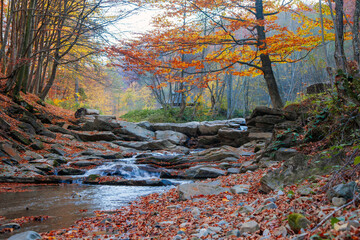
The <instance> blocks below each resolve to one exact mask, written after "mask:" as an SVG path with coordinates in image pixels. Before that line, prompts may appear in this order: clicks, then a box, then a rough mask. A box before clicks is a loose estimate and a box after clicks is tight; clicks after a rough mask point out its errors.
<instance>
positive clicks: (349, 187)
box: [326, 182, 359, 201]
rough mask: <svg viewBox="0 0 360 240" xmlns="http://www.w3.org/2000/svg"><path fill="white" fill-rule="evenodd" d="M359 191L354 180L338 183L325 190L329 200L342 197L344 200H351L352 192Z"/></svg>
mask: <svg viewBox="0 0 360 240" xmlns="http://www.w3.org/2000/svg"><path fill="white" fill-rule="evenodd" d="M357 192H359V188H358V186H357V184H356V182H349V183H346V184H339V185H336V186H335V187H333V188H331V189H329V190H328V191H327V193H326V194H327V197H328V199H329V200H330V201H331V200H332V199H333V198H335V197H336V198H344V199H345V200H351V199H353V197H354V194H355V193H357Z"/></svg>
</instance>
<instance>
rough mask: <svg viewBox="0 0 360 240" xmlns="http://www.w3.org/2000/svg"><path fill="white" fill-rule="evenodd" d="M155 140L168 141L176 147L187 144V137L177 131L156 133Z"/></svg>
mask: <svg viewBox="0 0 360 240" xmlns="http://www.w3.org/2000/svg"><path fill="white" fill-rule="evenodd" d="M155 138H156V139H158V140H168V141H170V142H172V143H173V144H176V145H183V144H184V143H185V142H186V139H187V136H186V135H185V134H183V133H179V132H175V131H170V130H167V131H156V132H155Z"/></svg>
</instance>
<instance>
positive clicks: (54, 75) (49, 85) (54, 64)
mask: <svg viewBox="0 0 360 240" xmlns="http://www.w3.org/2000/svg"><path fill="white" fill-rule="evenodd" d="M58 65H59V63H58V60H57V59H55V60H54V63H53V66H52V70H51V75H50V77H49V81H48V82H47V84H46V86H45V88H44V90H43V91H42V92H41V95H40V98H41V100H45V97H46V96H47V94H48V93H49V91H50V88H51V87H52V85H53V84H54V81H55V77H56V71H57V67H58Z"/></svg>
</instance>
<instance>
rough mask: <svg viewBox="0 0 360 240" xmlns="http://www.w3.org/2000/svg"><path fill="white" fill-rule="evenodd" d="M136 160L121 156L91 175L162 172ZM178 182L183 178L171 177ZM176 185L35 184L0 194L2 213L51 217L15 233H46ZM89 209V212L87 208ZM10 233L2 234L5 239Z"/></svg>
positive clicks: (147, 175)
mask: <svg viewBox="0 0 360 240" xmlns="http://www.w3.org/2000/svg"><path fill="white" fill-rule="evenodd" d="M134 160H135V159H133V158H132V159H120V160H117V161H115V162H111V163H106V164H104V165H102V166H99V167H98V168H96V169H92V170H89V171H88V172H87V173H86V174H85V176H88V175H90V174H99V175H117V176H122V177H124V178H127V179H151V178H154V177H158V176H159V173H157V172H153V171H150V172H148V171H146V169H147V168H146V166H141V165H136V164H134ZM170 181H171V182H173V183H176V184H179V183H182V182H183V181H177V180H173V179H172V180H170ZM172 187H174V186H165V187H147V186H101V185H85V184H81V182H80V183H79V184H64V185H60V186H32V187H29V188H27V189H28V190H30V191H27V192H15V193H0V216H4V217H6V218H7V219H14V218H20V217H23V216H39V215H45V216H50V218H49V219H47V220H45V221H43V222H30V223H26V224H24V225H23V226H22V228H21V229H19V230H15V231H14V232H13V234H16V233H20V232H24V231H29V230H33V231H36V232H47V231H51V230H55V229H60V228H66V227H70V226H71V225H73V224H74V223H75V221H77V220H79V219H81V218H83V217H91V216H95V213H94V211H97V210H115V209H118V208H120V207H122V206H124V205H127V204H129V203H130V202H131V201H134V200H136V199H137V198H138V197H140V196H144V195H148V194H150V193H154V192H163V191H166V190H169V189H170V188H172ZM84 210H86V211H84ZM9 236H10V234H0V239H6V238H8V237H9Z"/></svg>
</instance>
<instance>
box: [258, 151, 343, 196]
mask: <svg viewBox="0 0 360 240" xmlns="http://www.w3.org/2000/svg"><path fill="white" fill-rule="evenodd" d="M343 157H344V153H342V152H341V153H338V154H335V155H333V156H332V157H331V158H328V157H326V156H323V155H321V154H319V155H317V156H315V157H314V158H313V159H312V160H311V161H310V162H309V158H310V157H309V156H306V155H303V154H297V155H295V156H293V157H291V158H290V159H289V160H287V161H285V162H284V164H283V165H282V166H281V167H280V168H278V169H275V170H270V171H269V172H268V173H267V174H266V175H265V176H264V177H262V178H261V180H260V189H259V190H260V191H262V192H265V193H269V192H271V191H273V190H276V189H278V188H280V187H284V186H287V185H291V184H294V183H298V182H301V181H303V180H304V179H306V178H309V177H311V176H315V175H323V174H328V173H330V172H331V171H333V170H334V169H336V168H337V167H339V166H340V165H341V163H342V161H343V159H344V158H343Z"/></svg>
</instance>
